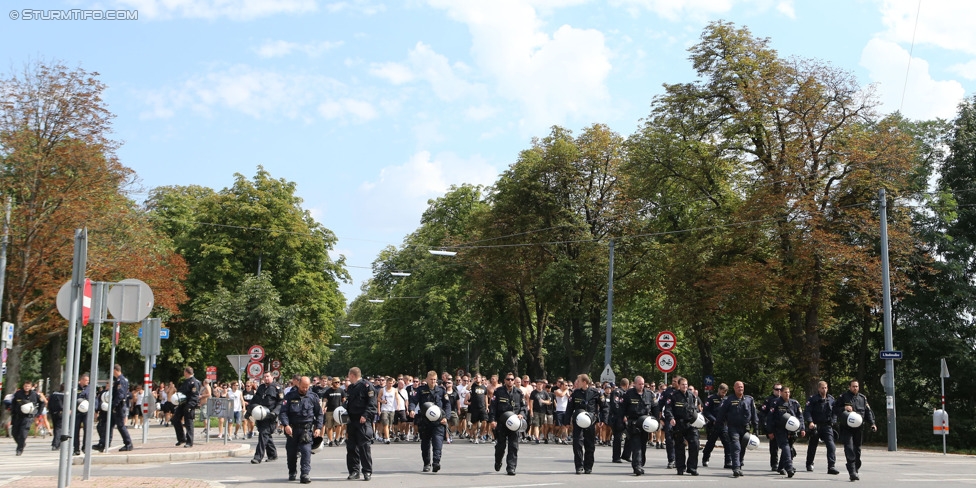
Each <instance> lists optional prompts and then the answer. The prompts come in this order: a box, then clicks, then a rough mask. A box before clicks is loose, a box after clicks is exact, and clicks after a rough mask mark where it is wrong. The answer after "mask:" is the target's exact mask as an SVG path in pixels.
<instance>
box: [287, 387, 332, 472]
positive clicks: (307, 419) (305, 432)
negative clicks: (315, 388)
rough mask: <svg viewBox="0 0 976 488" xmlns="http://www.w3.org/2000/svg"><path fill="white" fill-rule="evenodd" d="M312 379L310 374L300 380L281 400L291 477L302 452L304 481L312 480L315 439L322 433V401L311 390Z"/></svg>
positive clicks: (295, 470)
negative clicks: (309, 376) (313, 443)
mask: <svg viewBox="0 0 976 488" xmlns="http://www.w3.org/2000/svg"><path fill="white" fill-rule="evenodd" d="M311 386H312V381H311V380H310V379H309V378H308V376H302V377H301V378H300V379H299V380H298V386H296V387H295V388H292V389H291V391H289V392H288V393H287V394H286V395H285V398H284V400H283V401H282V404H281V412H280V415H281V417H280V418H279V421H280V422H281V428H282V429H283V430H284V432H285V435H286V436H288V437H287V439H286V440H285V452H286V453H287V455H288V481H295V478H296V475H297V474H298V473H297V468H298V458H299V455H301V482H302V484H308V483H311V482H312V479H311V478H310V477H309V473H310V472H311V471H312V439H313V438H315V437H319V436H321V435H322V402H321V400H320V399H319V397H317V396H315V393H312V392H311V391H310V387H311Z"/></svg>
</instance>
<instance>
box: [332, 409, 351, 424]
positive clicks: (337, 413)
mask: <svg viewBox="0 0 976 488" xmlns="http://www.w3.org/2000/svg"><path fill="white" fill-rule="evenodd" d="M332 420H335V423H337V424H348V423H349V412H348V411H347V410H346V407H339V408H337V409H335V410H333V411H332Z"/></svg>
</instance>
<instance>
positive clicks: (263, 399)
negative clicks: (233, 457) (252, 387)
mask: <svg viewBox="0 0 976 488" xmlns="http://www.w3.org/2000/svg"><path fill="white" fill-rule="evenodd" d="M261 381H262V383H261V386H259V387H258V389H257V391H256V392H255V393H254V396H253V397H252V398H251V404H250V405H248V407H249V408H250V410H251V411H252V412H253V411H254V407H256V406H258V405H260V406H263V407H265V408H267V409H268V415H267V416H266V417H265V418H263V419H261V420H257V421H255V422H254V425H255V427H256V428H257V430H258V444H257V447H255V448H254V458H253V459H251V464H258V463H260V462H261V461H263V460H264V459H265V456H267V460H268V461H274V460H275V459H278V448H277V447H275V443H274V439H273V438H272V436H273V435H274V431H275V424H277V418H278V413H279V412H280V410H281V402H282V400H283V399H284V396H285V395H284V393H282V391H281V388H280V387H278V385H276V384H275V383H274V377H273V376H271V373H264V376H263V377H262V379H261Z"/></svg>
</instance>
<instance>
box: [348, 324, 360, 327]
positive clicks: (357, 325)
mask: <svg viewBox="0 0 976 488" xmlns="http://www.w3.org/2000/svg"><path fill="white" fill-rule="evenodd" d="M349 327H362V324H349Z"/></svg>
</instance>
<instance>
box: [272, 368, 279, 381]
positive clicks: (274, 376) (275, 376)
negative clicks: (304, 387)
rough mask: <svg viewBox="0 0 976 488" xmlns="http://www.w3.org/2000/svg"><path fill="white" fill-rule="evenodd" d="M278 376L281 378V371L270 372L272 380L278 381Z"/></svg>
mask: <svg viewBox="0 0 976 488" xmlns="http://www.w3.org/2000/svg"><path fill="white" fill-rule="evenodd" d="M279 376H281V371H278V370H277V369H273V370H271V377H272V378H274V379H278V377H279Z"/></svg>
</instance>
